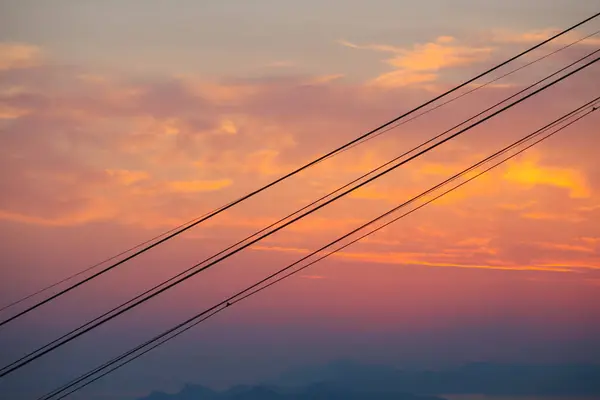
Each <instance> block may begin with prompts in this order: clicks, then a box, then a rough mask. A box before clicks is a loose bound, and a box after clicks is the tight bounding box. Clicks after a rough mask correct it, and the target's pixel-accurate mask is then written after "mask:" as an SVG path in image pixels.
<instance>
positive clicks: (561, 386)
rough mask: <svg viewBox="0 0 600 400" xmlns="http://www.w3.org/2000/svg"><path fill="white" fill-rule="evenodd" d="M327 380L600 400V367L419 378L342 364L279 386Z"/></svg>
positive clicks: (518, 368) (469, 370) (498, 369)
mask: <svg viewBox="0 0 600 400" xmlns="http://www.w3.org/2000/svg"><path fill="white" fill-rule="evenodd" d="M323 380H325V381H328V382H332V383H335V384H337V385H339V386H341V387H352V388H355V389H361V390H370V389H373V388H377V389H378V390H387V391H404V392H409V393H419V394H442V393H443V394H448V395H449V394H484V395H513V396H600V365H511V364H489V363H474V364H468V365H465V366H463V367H460V368H456V369H452V370H442V371H416V372H413V371H402V370H399V369H396V368H394V367H390V366H385V365H365V364H360V363H354V362H351V361H337V362H333V363H330V364H326V365H323V366H317V367H308V368H302V369H295V370H293V371H289V372H287V373H285V374H283V375H282V376H281V377H280V378H279V379H278V380H277V381H276V383H277V384H279V385H282V386H304V385H309V384H311V383H315V382H319V381H323Z"/></svg>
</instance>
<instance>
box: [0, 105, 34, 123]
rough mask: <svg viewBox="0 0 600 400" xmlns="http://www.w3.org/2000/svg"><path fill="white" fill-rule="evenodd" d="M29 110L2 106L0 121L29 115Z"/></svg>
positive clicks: (0, 107)
mask: <svg viewBox="0 0 600 400" xmlns="http://www.w3.org/2000/svg"><path fill="white" fill-rule="evenodd" d="M28 113H29V110H25V109H23V108H16V107H7V106H4V105H2V104H0V119H15V118H19V117H22V116H24V115H27V114H28Z"/></svg>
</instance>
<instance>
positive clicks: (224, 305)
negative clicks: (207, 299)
mask: <svg viewBox="0 0 600 400" xmlns="http://www.w3.org/2000/svg"><path fill="white" fill-rule="evenodd" d="M599 99H600V98H596V99H595V100H593V101H592V102H590V103H588V104H586V105H584V106H582V107H580V109H579V110H578V111H572V112H571V113H569V114H570V116H569V114H567V115H566V116H563V117H561V118H559V120H556V121H554V122H553V123H551V124H549V125H547V126H546V127H544V128H542V129H540V130H538V131H536V132H534V133H533V134H530V135H528V136H526V137H525V138H523V139H521V140H519V141H517V142H516V143H513V144H512V145H510V146H508V147H507V148H505V149H503V150H501V151H500V152H497V153H496V154H494V155H492V156H490V157H488V158H487V159H485V160H482V161H481V162H479V163H477V164H475V165H474V166H472V167H470V168H468V169H467V170H464V171H462V172H461V173H459V174H457V175H455V176H454V177H453V178H450V179H451V180H452V179H454V178H457V177H458V176H460V175H463V174H464V173H466V172H468V171H470V170H472V169H474V168H477V167H478V166H480V165H483V164H484V163H486V162H488V161H490V160H492V159H493V158H496V157H498V156H499V155H501V154H503V153H505V152H507V151H510V150H511V149H512V148H514V147H516V146H518V145H520V144H522V143H525V142H526V141H528V140H531V139H532V138H535V137H536V136H539V135H540V134H541V133H543V132H544V131H546V130H548V128H551V126H552V125H556V124H557V123H560V122H561V121H560V120H561V119H563V120H564V119H566V118H570V117H572V116H576V115H577V114H579V113H580V112H581V111H582V110H583V107H590V104H591V103H596V104H597V103H598V100H599ZM595 110H597V108H596V107H595V106H594V105H592V106H591V109H590V110H589V111H587V112H586V113H584V114H583V115H581V116H579V117H578V118H576V119H575V120H573V121H571V122H568V123H567V124H565V125H563V126H561V127H559V128H557V129H556V130H554V131H553V132H550V133H549V134H547V135H546V136H544V137H542V138H541V139H539V140H537V141H535V142H534V143H532V144H530V145H528V146H527V147H525V148H523V149H521V150H519V151H518V152H516V153H515V154H512V155H510V156H509V157H507V158H505V159H504V160H502V161H500V162H498V163H497V164H495V165H493V166H491V167H489V168H487V169H486V170H484V171H482V172H480V173H478V174H477V175H475V176H473V177H471V178H470V179H468V180H466V181H464V182H462V183H460V184H458V185H457V186H454V187H453V188H451V189H449V190H447V191H445V192H443V193H442V194H440V195H438V196H436V197H434V198H432V199H430V200H429V201H427V202H425V203H423V204H421V205H420V206H418V207H416V208H415V209H412V210H410V211H408V212H406V213H404V214H402V215H400V216H398V217H396V218H394V219H392V220H391V221H389V222H387V223H385V224H384V225H381V226H379V227H377V228H375V229H373V230H372V231H369V232H368V233H366V234H364V235H362V236H360V237H358V238H356V239H354V240H352V241H351V242H349V243H347V244H345V245H343V246H341V247H339V248H337V249H335V250H332V251H331V252H329V253H328V254H326V255H323V256H321V257H319V258H318V259H316V260H313V261H312V262H310V263H309V264H307V265H304V266H303V267H301V268H299V269H297V270H294V271H292V272H290V273H288V274H287V275H285V276H283V277H280V278H278V279H277V280H275V281H273V282H270V283H269V284H267V285H265V286H263V287H260V288H258V289H256V290H254V291H252V292H250V293H248V294H246V295H244V296H243V297H241V298H239V299H232V298H229V299H228V300H227V301H224V302H222V303H220V304H219V306H221V308H217V309H215V310H213V311H212V312H210V313H208V315H206V316H205V317H204V318H202V319H201V320H199V321H196V322H195V323H194V324H193V325H191V326H188V327H186V328H185V329H184V330H182V331H180V332H177V333H176V334H174V335H172V336H170V337H168V338H166V339H164V340H162V341H161V342H159V343H157V344H155V345H153V346H152V347H150V348H149V349H146V350H145V351H144V352H142V353H140V354H137V355H136V356H135V357H133V358H131V359H129V360H127V361H125V362H123V363H121V364H119V365H118V366H116V367H114V368H112V369H110V370H108V371H106V372H105V373H103V374H102V375H100V376H98V377H96V378H94V379H93V380H90V381H89V382H87V383H85V384H84V385H80V386H79V387H77V388H75V389H74V390H72V391H70V392H68V393H66V394H65V395H63V396H62V397H59V398H58V399H63V398H65V397H67V396H69V395H70V394H72V393H74V392H76V391H78V390H80V389H82V388H84V387H85V386H87V385H89V384H91V383H93V382H95V381H97V380H98V379H100V378H102V377H104V376H106V375H107V374H109V373H111V372H113V371H115V370H116V369H119V368H121V367H123V366H124V365H126V364H128V363H130V362H132V361H133V360H135V359H137V358H139V357H141V356H142V355H144V354H146V353H147V352H149V351H151V350H153V349H154V348H156V347H158V346H160V345H162V344H164V343H165V342H167V341H169V340H171V339H174V338H175V337H177V336H179V335H181V334H183V333H184V332H186V331H188V330H189V329H191V328H193V327H195V326H197V325H198V324H200V323H201V322H203V321H205V320H207V319H208V318H211V317H212V316H214V315H216V314H218V313H219V312H221V311H224V310H225V309H226V308H228V307H230V306H232V305H234V304H237V303H238V302H240V301H243V300H245V299H246V298H248V297H250V296H253V295H255V294H257V293H259V292H261V291H263V290H265V289H267V288H269V287H271V286H273V285H275V284H276V283H278V282H280V281H282V280H284V279H287V278H289V277H291V276H292V275H294V274H296V273H298V272H300V271H302V270H304V269H306V268H308V267H310V266H312V265H314V264H315V263H317V262H319V261H321V260H323V259H325V258H327V257H329V256H331V255H333V254H335V253H338V252H339V251H341V250H343V249H345V248H347V247H349V246H351V245H352V244H354V243H356V242H358V241H360V240H362V239H364V238H366V237H368V236H370V235H372V234H374V233H376V232H378V231H380V230H381V229H383V228H385V227H387V226H389V225H391V224H392V223H394V222H397V221H398V220H399V219H401V218H404V217H406V216H407V215H410V214H412V213H413V212H415V211H417V210H419V209H421V208H423V207H425V206H426V205H428V204H430V203H432V202H434V201H435V200H437V199H439V198H441V197H443V196H445V195H447V194H449V193H451V192H453V191H454V190H457V189H458V188H460V187H462V186H463V185H465V184H467V183H469V182H471V181H473V180H474V179H477V178H478V177H480V176H481V175H483V174H485V173H487V172H489V171H491V170H492V169H494V168H496V167H498V166H499V165H501V164H503V163H505V162H506V161H508V160H510V159H512V158H514V157H516V156H517V155H519V154H521V153H523V152H524V151H526V150H528V149H529V148H531V147H533V146H535V145H537V144H539V143H541V142H542V141H544V140H546V139H548V138H550V137H552V136H553V135H555V134H556V133H558V132H560V131H562V130H564V129H566V128H568V127H569V126H571V125H573V124H574V123H576V122H578V121H579V120H581V119H583V118H585V117H587V116H588V115H589V114H591V113H592V112H594V111H595ZM567 116H568V117H567ZM448 182H450V180H447V181H446V182H445V183H443V184H442V185H445V184H446V183H448ZM438 186H439V185H438ZM440 187H441V186H440ZM430 190H431V189H430ZM434 190H435V189H434ZM420 196H421V195H420ZM384 215H385V214H384ZM380 218H381V217H378V218H376V219H375V220H373V221H371V222H370V223H369V224H372V223H373V222H375V221H376V220H378V219H380ZM329 246H330V245H328V246H327V247H329ZM313 254H315V253H313ZM280 272H281V271H280ZM280 272H278V273H280ZM247 290H248V289H246V291H247ZM205 313H206V312H205ZM162 336H164V334H163V335H162ZM155 340H156V339H154V340H152V341H155ZM147 343H149V342H146V344H144V345H142V346H138V348H136V349H134V350H131V351H129V352H128V353H126V354H125V355H124V356H121V357H119V358H117V359H114V360H116V361H114V360H113V361H110V362H108V363H106V364H104V365H103V366H101V367H98V368H96V369H95V370H93V371H91V372H89V373H87V374H85V375H84V376H83V377H81V378H78V379H77V380H75V381H73V382H71V383H69V384H67V385H64V386H63V387H61V388H59V389H57V390H55V391H53V392H51V393H49V394H47V395H45V396H43V397H41V398H39V399H38V400H48V399H50V398H51V397H54V396H56V395H57V394H59V393H61V392H63V391H65V390H67V389H68V388H70V387H73V386H74V385H76V384H78V383H80V382H81V381H83V380H85V379H86V378H88V377H89V376H91V375H93V374H94V373H96V372H99V371H100V370H102V369H104V368H106V367H107V366H110V365H112V364H113V363H116V362H118V361H120V360H121V359H122V358H124V357H126V356H128V355H130V354H133V353H134V352H135V351H137V350H139V349H140V348H141V347H145V346H146V345H147Z"/></svg>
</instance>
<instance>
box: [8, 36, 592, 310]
mask: <svg viewBox="0 0 600 400" xmlns="http://www.w3.org/2000/svg"><path fill="white" fill-rule="evenodd" d="M599 33H600V30H598V31H596V32H593V33H590V34H589V35H587V36H584V37H582V38H580V39H577V40H575V41H573V42H571V43H568V44H566V45H564V46H562V47H560V48H558V49H556V50H554V51H552V52H550V53H547V54H545V55H543V56H541V57H538V58H536V59H535V60H533V61H530V62H528V63H526V64H524V65H522V66H520V67H518V68H515V69H512V70H511V71H509V72H507V73H505V74H503V75H500V76H499V77H497V78H494V79H492V80H490V81H488V82H486V83H483V84H481V85H478V86H476V87H475V88H473V89H471V90H468V91H466V92H464V93H462V94H460V95H458V96H456V97H453V98H452V99H450V100H447V101H445V102H442V103H440V104H439V105H437V106H435V107H432V108H430V109H427V110H426V111H423V112H421V113H419V114H417V115H416V116H414V117H411V118H409V119H407V120H404V121H402V122H400V123H397V124H395V125H394V126H389V127H387V128H386V129H384V130H382V131H380V132H378V133H377V134H374V135H373V136H370V137H368V138H366V139H364V140H362V141H360V142H358V143H354V144H353V145H351V146H350V147H346V148H345V149H343V150H340V151H339V152H338V153H336V154H332V155H331V156H329V157H327V159H329V158H331V157H335V156H336V155H339V154H341V153H344V152H346V151H348V150H351V149H353V148H354V147H356V146H360V145H361V144H364V143H366V142H368V141H369V140H372V139H375V138H377V137H379V136H380V135H383V134H384V133H386V132H389V131H391V130H392V129H395V128H398V127H400V126H402V125H404V124H407V123H409V122H411V121H414V120H416V119H418V118H421V117H422V116H424V115H427V114H429V113H431V112H433V111H435V110H437V109H439V108H441V107H443V106H445V105H448V104H450V103H453V102H455V101H456V100H459V99H460V98H462V97H465V96H467V95H469V94H472V93H474V92H476V91H478V90H480V89H483V88H485V87H487V86H489V85H491V84H493V83H495V82H497V81H499V80H501V79H504V78H506V77H508V76H510V75H512V74H514V73H516V72H519V71H521V70H523V69H525V68H527V67H530V66H531V65H533V64H536V63H538V62H540V61H543V60H545V59H546V58H548V57H551V56H553V55H555V54H557V53H559V52H561V51H564V50H566V49H568V48H570V47H572V46H575V45H577V44H579V43H581V42H583V41H585V40H587V39H589V38H591V37H593V36H596V35H598V34H599ZM322 161H325V159H324V160H322ZM214 211H216V210H213V211H210V212H208V213H206V214H203V215H201V216H199V217H196V218H194V219H191V220H189V221H187V222H184V223H183V224H181V225H178V226H176V227H175V228H172V229H170V230H168V231H166V232H163V233H161V234H159V235H157V236H154V237H153V238H151V239H148V240H146V241H144V242H142V243H139V244H137V245H135V246H133V247H130V248H129V249H127V250H124V251H122V252H120V253H118V254H116V255H114V256H112V257H110V258H107V259H105V260H103V261H100V262H98V263H96V264H94V265H92V266H91V267H88V268H86V269H84V270H82V271H79V272H77V273H75V274H72V275H70V276H68V277H66V278H64V279H62V280H60V281H58V282H55V283H53V284H51V285H48V286H45V287H44V288H41V289H39V290H37V291H35V292H33V293H31V294H29V295H27V296H24V297H22V298H20V299H19V300H16V301H14V302H12V303H10V304H7V305H6V306H4V307H2V308H0V312H2V311H4V310H6V309H8V308H11V307H14V306H16V305H18V304H20V303H22V302H24V301H26V300H29V299H30V298H32V297H35V296H37V295H38V294H41V293H43V292H46V291H48V290H50V289H52V288H54V287H56V286H59V285H60V284H62V283H65V282H68V281H70V280H72V279H74V278H76V277H78V276H80V275H83V274H84V273H86V272H89V271H91V270H93V269H96V268H97V267H99V266H101V265H103V264H106V263H107V262H109V261H112V260H114V259H116V258H118V257H120V256H123V255H125V254H127V253H130V252H131V251H133V250H135V249H137V248H140V247H142V246H144V245H146V244H148V243H151V242H153V241H155V240H157V239H160V238H161V237H163V236H165V235H167V234H169V233H171V232H174V231H176V230H177V229H180V228H183V227H184V226H186V225H189V224H192V223H193V222H195V221H197V220H199V219H201V218H203V217H205V216H207V215H208V214H210V213H211V212H214ZM298 212H299V211H298ZM278 222H280V221H278ZM268 228H270V226H269V227H267V228H265V229H268Z"/></svg>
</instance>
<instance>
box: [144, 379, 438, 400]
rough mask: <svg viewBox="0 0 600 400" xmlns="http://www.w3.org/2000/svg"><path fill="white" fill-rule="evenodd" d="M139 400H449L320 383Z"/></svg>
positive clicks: (193, 390) (189, 391) (198, 390)
mask: <svg viewBox="0 0 600 400" xmlns="http://www.w3.org/2000/svg"><path fill="white" fill-rule="evenodd" d="M139 400H445V399H443V398H441V397H435V396H417V395H413V394H407V393H400V392H379V391H354V390H352V389H344V388H341V387H338V386H337V385H333V384H328V383H320V384H314V385H310V386H307V387H304V388H299V389H289V388H288V389H286V388H278V387H273V386H265V385H258V386H236V387H233V388H231V389H229V390H227V391H224V392H215V391H213V390H211V389H208V388H206V387H203V386H199V385H187V386H185V387H184V388H183V390H182V391H181V392H179V393H176V394H166V393H161V392H153V393H151V394H150V395H149V396H147V397H143V398H141V399H139Z"/></svg>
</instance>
